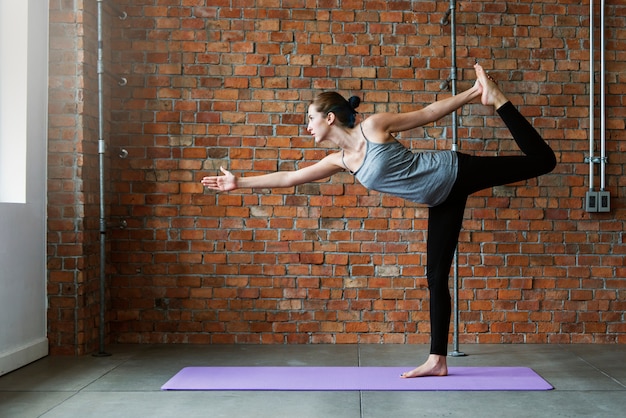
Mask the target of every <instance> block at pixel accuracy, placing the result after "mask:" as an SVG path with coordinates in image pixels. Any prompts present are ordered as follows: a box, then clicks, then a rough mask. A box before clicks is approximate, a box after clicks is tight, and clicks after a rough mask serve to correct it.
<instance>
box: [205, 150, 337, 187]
mask: <svg viewBox="0 0 626 418" xmlns="http://www.w3.org/2000/svg"><path fill="white" fill-rule="evenodd" d="M338 157H339V155H338V154H337V153H335V154H331V155H328V156H326V157H325V158H323V159H322V160H320V161H318V162H317V163H315V164H313V165H311V166H308V167H305V168H302V169H300V170H296V171H277V172H275V173H269V174H262V175H260V176H251V177H236V176H234V175H233V174H232V173H231V172H230V171H228V170H225V169H224V168H223V167H220V169H221V171H222V173H223V174H224V175H223V176H207V177H204V178H203V179H202V180H201V181H200V182H201V183H202V185H203V186H204V187H206V188H209V189H211V190H218V191H222V192H227V191H231V190H236V189H258V188H267V189H271V188H282V187H292V186H296V185H299V184H304V183H309V182H312V181H315V180H321V179H324V178H326V177H330V176H331V175H333V174H335V173H338V172H339V171H341V170H342V167H341V166H339V165H338V164H337V162H338Z"/></svg>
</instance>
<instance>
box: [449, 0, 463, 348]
mask: <svg viewBox="0 0 626 418" xmlns="http://www.w3.org/2000/svg"><path fill="white" fill-rule="evenodd" d="M450 37H451V42H450V43H451V46H450V48H451V49H452V51H451V53H452V63H451V69H450V82H451V87H452V95H453V96H454V95H456V94H457V91H456V79H457V76H456V69H457V63H456V1H455V0H450ZM457 149H458V117H457V112H456V110H455V111H454V112H452V151H456V150H457ZM453 268H454V270H453V274H454V278H453V282H454V285H453V288H454V296H453V297H454V303H453V322H454V330H453V333H452V352H451V353H450V355H451V356H454V357H460V356H464V355H465V353H462V352H461V351H459V249H458V247H457V249H456V250H455V251H454V261H453Z"/></svg>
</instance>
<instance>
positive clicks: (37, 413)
mask: <svg viewBox="0 0 626 418" xmlns="http://www.w3.org/2000/svg"><path fill="white" fill-rule="evenodd" d="M461 350H462V351H464V352H465V353H466V354H468V356H467V357H450V358H449V365H450V366H524V367H531V368H532V369H534V370H535V371H536V372H537V373H539V374H540V375H541V376H542V377H543V378H544V379H546V380H547V381H548V382H550V383H551V384H552V385H553V386H554V387H555V390H552V391H539V392H503V391H499V392H367V391H364V392H249V391H248V392H165V391H161V390H160V387H161V385H163V384H164V383H165V382H166V381H167V380H169V379H170V378H171V377H172V376H174V375H175V374H176V373H177V372H178V371H179V370H180V369H181V368H183V367H186V366H217V365H220V366H357V365H360V366H407V368H412V367H413V366H416V365H417V364H418V362H419V361H420V360H423V359H424V358H425V356H426V353H427V352H428V347H426V346H415V345H413V346H410V345H290V346H286V345H265V346H256V345H254V346H253V345H238V346H199V345H167V346H165V345H154V346H152V345H140V346H134V345H133V346H128V345H119V346H111V347H107V350H106V351H107V352H109V353H111V354H112V356H110V357H93V356H84V357H46V358H44V359H41V360H39V361H37V362H35V363H32V364H30V365H28V366H26V367H23V368H21V369H19V370H16V371H14V372H12V373H9V374H7V375H5V376H2V377H0V417H2V418H4V417H7V418H13V417H17V418H21V417H45V418H60V417H63V418H68V417H80V418H88V417H94V418H95V417H97V418H106V417H114V418H125V417H133V418H137V417H168V418H175V417H184V418H193V417H228V418H232V417H255V418H259V417H268V418H269V417H271V418H277V417H294V418H307V417H314V418H326V417H329V418H343V417H346V418H358V417H368V418H369V417H371V418H373V417H381V418H382V417H391V416H408V417H426V416H428V417H439V416H445V417H457V416H458V417H481V418H488V417H624V416H626V412H624V411H626V346H625V345H621V346H620V345H466V346H462V347H461Z"/></svg>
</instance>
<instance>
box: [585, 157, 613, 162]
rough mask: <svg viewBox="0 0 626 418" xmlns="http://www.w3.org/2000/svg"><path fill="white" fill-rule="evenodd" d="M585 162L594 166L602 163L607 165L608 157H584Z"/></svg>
mask: <svg viewBox="0 0 626 418" xmlns="http://www.w3.org/2000/svg"><path fill="white" fill-rule="evenodd" d="M585 162H586V163H594V164H602V163H608V162H609V159H608V157H585Z"/></svg>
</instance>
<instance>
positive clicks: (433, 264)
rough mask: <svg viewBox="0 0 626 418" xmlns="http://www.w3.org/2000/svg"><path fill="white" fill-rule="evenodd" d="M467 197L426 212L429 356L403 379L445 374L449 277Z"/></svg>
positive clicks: (457, 197) (448, 201) (448, 316)
mask: <svg viewBox="0 0 626 418" xmlns="http://www.w3.org/2000/svg"><path fill="white" fill-rule="evenodd" d="M466 200H467V196H464V195H462V194H455V196H454V197H453V198H449V199H447V200H446V201H445V202H444V203H442V204H441V205H439V206H435V207H432V208H429V210H428V240H427V244H426V253H427V267H426V276H427V278H428V290H429V292H430V332H431V335H430V356H429V357H428V360H427V361H426V362H425V363H424V364H422V365H421V366H419V367H417V368H416V369H414V370H411V371H409V372H406V373H404V374H403V375H402V377H407V378H408V377H420V376H445V375H447V374H448V367H447V362H446V356H447V354H448V333H449V331H450V315H451V301H450V288H449V286H448V277H449V274H450V267H451V266H452V259H453V258H454V251H455V250H456V246H457V243H458V240H459V232H460V231H461V226H462V224H463V212H464V211H465V202H466Z"/></svg>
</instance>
